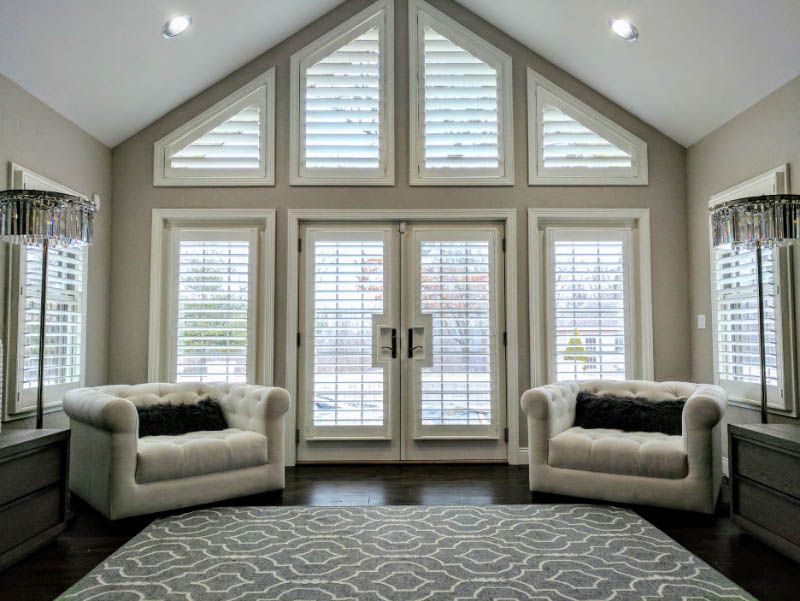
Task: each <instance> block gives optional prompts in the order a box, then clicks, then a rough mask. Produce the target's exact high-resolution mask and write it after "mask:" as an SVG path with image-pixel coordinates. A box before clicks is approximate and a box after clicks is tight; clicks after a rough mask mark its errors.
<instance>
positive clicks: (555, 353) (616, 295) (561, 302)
mask: <svg viewBox="0 0 800 601" xmlns="http://www.w3.org/2000/svg"><path fill="white" fill-rule="evenodd" d="M549 238H550V282H549V283H550V303H551V326H550V327H551V328H552V329H551V337H552V339H551V345H552V347H551V348H552V359H553V360H554V361H553V363H554V370H553V371H554V372H555V373H554V376H555V378H556V380H559V381H561V380H587V379H604V380H624V379H625V378H626V376H627V374H628V371H629V367H628V366H629V364H630V361H629V357H630V356H631V350H632V349H630V348H629V344H628V339H629V336H628V335H629V333H630V331H629V330H630V324H629V323H628V317H627V315H628V311H627V306H626V305H627V302H628V301H627V298H628V291H626V289H625V288H626V281H627V278H626V274H627V269H628V268H627V265H626V262H627V251H626V247H627V232H623V231H608V230H606V231H603V230H595V231H591V230H584V231H565V230H561V231H552V232H550V235H549Z"/></svg>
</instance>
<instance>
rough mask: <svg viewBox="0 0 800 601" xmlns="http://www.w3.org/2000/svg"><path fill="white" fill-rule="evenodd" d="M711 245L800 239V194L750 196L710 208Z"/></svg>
mask: <svg viewBox="0 0 800 601" xmlns="http://www.w3.org/2000/svg"><path fill="white" fill-rule="evenodd" d="M711 238H712V242H713V244H714V246H721V247H727V248H755V247H756V246H784V245H786V244H790V243H791V242H793V241H795V240H800V195H798V194H773V195H768V196H751V197H749V198H738V199H736V200H731V201H728V202H724V203H721V204H719V205H717V206H715V207H712V208H711Z"/></svg>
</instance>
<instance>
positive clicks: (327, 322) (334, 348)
mask: <svg viewBox="0 0 800 601" xmlns="http://www.w3.org/2000/svg"><path fill="white" fill-rule="evenodd" d="M313 261H314V267H313V269H314V283H313V285H314V291H313V294H314V304H313V311H314V317H313V319H314V325H313V327H314V333H313V337H314V340H313V353H314V374H313V380H312V387H313V395H314V416H313V423H314V425H315V426H383V425H384V402H385V399H384V370H383V369H382V368H375V367H372V345H373V337H372V333H373V329H372V318H373V316H374V315H380V314H382V313H383V311H384V301H383V298H384V245H383V242H379V241H366V240H362V241H352V242H350V241H337V240H330V241H322V240H318V241H316V242H315V243H314V257H313Z"/></svg>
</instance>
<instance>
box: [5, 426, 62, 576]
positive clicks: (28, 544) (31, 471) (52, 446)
mask: <svg viewBox="0 0 800 601" xmlns="http://www.w3.org/2000/svg"><path fill="white" fill-rule="evenodd" d="M68 464H69V430H67V429H60V430H7V431H4V432H2V433H0V570H2V569H4V568H6V567H8V566H9V565H11V564H12V563H14V562H15V561H17V560H18V559H21V558H22V557H24V556H25V555H27V554H29V553H32V552H33V551H35V550H36V549H38V548H39V547H41V546H42V545H45V544H47V543H48V542H50V540H52V539H53V538H54V537H56V536H57V535H58V534H59V533H61V532H62V531H63V530H64V528H65V527H66V520H67V511H68V508H67V474H68V472H69V465H68Z"/></svg>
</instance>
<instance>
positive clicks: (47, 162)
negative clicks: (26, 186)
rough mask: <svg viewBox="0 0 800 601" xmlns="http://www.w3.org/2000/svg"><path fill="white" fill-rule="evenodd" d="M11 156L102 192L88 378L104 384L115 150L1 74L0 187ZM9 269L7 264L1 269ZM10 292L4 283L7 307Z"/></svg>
mask: <svg viewBox="0 0 800 601" xmlns="http://www.w3.org/2000/svg"><path fill="white" fill-rule="evenodd" d="M9 161H13V162H15V163H18V164H20V165H22V166H23V167H26V168H28V169H30V170H32V171H35V172H36V173H39V174H40V175H43V176H45V177H48V178H50V179H52V180H55V181H57V182H59V183H61V184H63V185H65V186H68V187H70V188H72V189H74V190H77V191H78V192H81V193H82V194H86V195H87V196H89V197H91V195H92V194H95V193H96V194H100V196H101V203H102V208H101V210H100V212H99V213H98V214H97V219H96V222H95V224H96V225H95V243H94V245H93V246H92V247H91V249H90V251H89V287H88V303H89V304H88V312H87V314H88V323H87V337H86V338H87V352H86V382H87V384H89V385H97V384H103V383H105V382H106V377H107V373H108V360H107V358H108V313H109V311H108V303H109V283H110V282H109V266H110V263H109V257H110V253H111V206H110V205H111V203H110V200H111V150H110V149H109V148H107V147H106V146H105V145H103V144H102V143H100V142H99V141H97V140H96V139H95V138H93V137H92V136H90V135H89V134H87V133H86V132H85V131H83V130H82V129H80V128H79V127H78V126H77V125H75V124H74V123H72V122H70V121H68V120H67V119H65V118H64V117H62V116H61V115H59V114H58V113H56V112H55V111H53V110H52V109H50V108H49V107H47V106H45V105H44V104H43V103H41V102H39V101H38V100H36V98H34V97H33V96H31V95H30V94H28V93H27V92H26V91H25V90H23V89H22V88H20V87H19V86H18V85H16V84H15V83H14V82H12V81H11V80H10V79H8V78H6V77H4V76H2V75H0V189H6V188H8V185H9V183H10V182H8V163H9ZM3 256H5V253H3ZM3 263H5V262H4V261H3ZM5 268H6V265H5V264H4V265H3V266H2V271H3V273H5ZM4 281H5V280H4ZM7 294H8V285H7V284H6V285H5V286H4V293H3V308H4V307H5V304H6V303H5V298H6V296H7ZM4 318H5V309H3V311H0V320H3V321H5V319H4ZM3 344H5V336H4V337H3ZM31 421H32V420H30V419H23V420H16V421H12V422H8V423H6V424H4V425H3V427H4V428H13V427H29V426H30V422H31ZM66 421H67V420H66V419H65V416H64V414H63V413H61V412H57V413H53V414H49V415H48V416H47V417H46V420H45V426H48V425H66Z"/></svg>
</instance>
